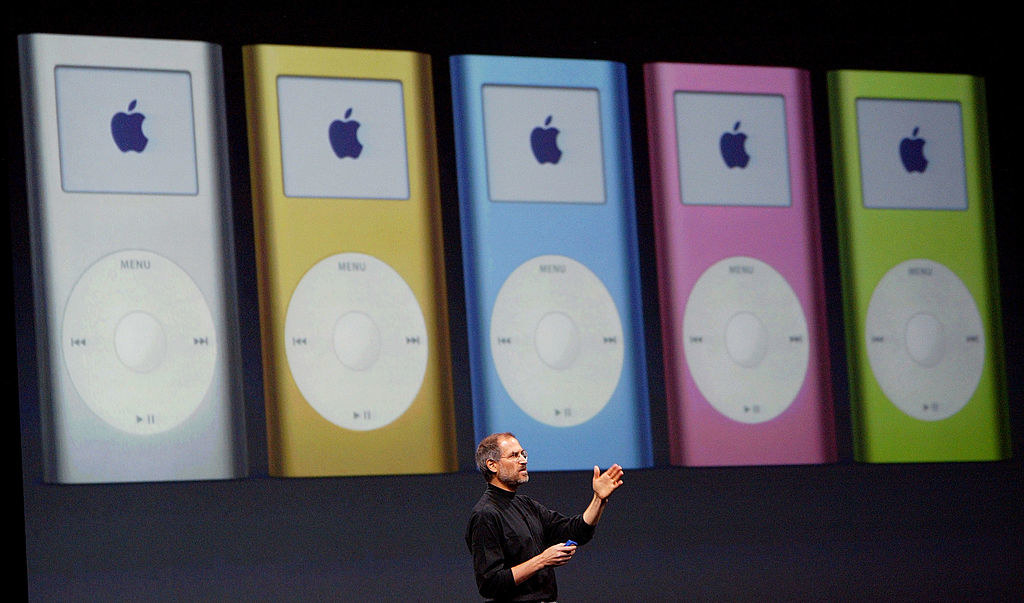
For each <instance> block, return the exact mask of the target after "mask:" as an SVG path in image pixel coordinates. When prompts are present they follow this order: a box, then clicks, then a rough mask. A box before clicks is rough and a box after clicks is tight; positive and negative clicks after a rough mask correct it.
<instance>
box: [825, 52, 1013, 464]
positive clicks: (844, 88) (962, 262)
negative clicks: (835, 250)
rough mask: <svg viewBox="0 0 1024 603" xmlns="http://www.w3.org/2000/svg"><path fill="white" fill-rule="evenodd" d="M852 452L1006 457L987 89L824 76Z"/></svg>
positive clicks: (936, 458) (868, 458)
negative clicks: (839, 257)
mask: <svg viewBox="0 0 1024 603" xmlns="http://www.w3.org/2000/svg"><path fill="white" fill-rule="evenodd" d="M828 89H829V105H830V113H831V119H832V150H833V154H834V164H835V189H836V204H837V212H836V214H837V219H838V226H839V250H840V256H841V272H842V280H843V304H844V308H845V318H846V342H847V358H848V361H849V369H850V370H849V374H850V404H851V414H852V418H853V428H854V438H853V441H854V456H855V458H856V460H858V461H863V462H870V463H890V462H941V461H984V460H998V459H1003V458H1007V457H1008V456H1009V455H1010V443H1009V442H1010V437H1009V421H1008V413H1007V405H1006V386H1005V376H1004V366H1003V344H1002V334H1001V318H1000V311H999V285H998V270H997V267H996V245H995V233H994V224H993V215H992V214H993V206H992V185H991V175H990V170H989V158H988V130H987V125H986V117H985V91H984V81H983V80H982V79H981V78H979V77H974V76H968V75H947V74H925V73H893V72H877V71H845V70H844V71H833V72H830V73H829V74H828Z"/></svg>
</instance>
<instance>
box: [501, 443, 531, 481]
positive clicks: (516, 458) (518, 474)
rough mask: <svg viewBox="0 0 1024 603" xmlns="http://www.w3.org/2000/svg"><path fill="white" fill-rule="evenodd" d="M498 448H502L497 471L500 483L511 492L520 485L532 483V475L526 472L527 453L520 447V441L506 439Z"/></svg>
mask: <svg viewBox="0 0 1024 603" xmlns="http://www.w3.org/2000/svg"><path fill="white" fill-rule="evenodd" d="M498 446H499V447H500V448H501V458H499V459H498V461H497V465H498V466H497V468H496V469H495V474H496V477H497V478H498V481H499V482H501V483H502V485H504V486H505V487H506V488H508V489H509V490H515V489H516V488H518V487H519V485H520V484H525V483H526V482H528V481H530V474H529V473H527V472H526V453H525V452H524V451H523V447H522V446H520V445H519V440H517V439H515V438H505V439H504V440H502V441H501V443H500V444H499V445H498ZM492 468H494V466H493V465H492Z"/></svg>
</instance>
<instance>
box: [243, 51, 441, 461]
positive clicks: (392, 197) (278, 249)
mask: <svg viewBox="0 0 1024 603" xmlns="http://www.w3.org/2000/svg"><path fill="white" fill-rule="evenodd" d="M243 60H244V70H245V93H246V106H247V115H248V126H249V157H250V171H251V174H252V197H253V212H254V232H255V237H256V261H257V271H258V274H257V276H258V286H259V298H260V325H261V331H262V337H263V373H264V389H265V396H266V405H267V443H268V456H269V468H270V474H271V475H274V476H306V477H315V476H336V475H381V474H385V475H393V474H408V473H438V472H444V471H454V470H455V469H456V468H457V462H456V458H455V429H454V416H453V408H452V384H451V365H450V352H449V335H448V314H447V303H446V293H445V291H446V290H445V282H444V252H443V244H442V238H443V237H442V231H441V213H440V192H439V188H438V178H437V169H438V168H437V149H436V134H435V125H434V101H433V91H432V83H431V71H430V57H429V56H427V55H424V54H420V53H415V52H401V51H390V50H356V49H339V48H310V47H298V46H274V45H255V46H246V47H244V48H243Z"/></svg>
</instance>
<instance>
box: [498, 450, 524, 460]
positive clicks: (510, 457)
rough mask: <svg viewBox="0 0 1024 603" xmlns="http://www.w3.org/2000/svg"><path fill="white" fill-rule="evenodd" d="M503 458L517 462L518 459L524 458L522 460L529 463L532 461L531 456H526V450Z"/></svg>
mask: <svg viewBox="0 0 1024 603" xmlns="http://www.w3.org/2000/svg"><path fill="white" fill-rule="evenodd" d="M501 458H503V459H509V460H516V459H519V458H522V459H523V460H524V461H527V462H529V460H530V455H528V454H526V451H525V450H520V451H519V452H517V453H515V454H510V455H508V456H503V457H501Z"/></svg>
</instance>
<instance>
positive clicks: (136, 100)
mask: <svg viewBox="0 0 1024 603" xmlns="http://www.w3.org/2000/svg"><path fill="white" fill-rule="evenodd" d="M54 73H55V78H56V93H57V127H58V132H59V138H60V162H61V183H62V186H63V188H64V190H65V191H67V192H69V193H149V194H153V193H158V194H171V195H195V194H196V193H197V192H198V186H199V184H198V180H197V175H196V144H195V134H194V130H195V129H194V125H193V116H192V82H191V75H190V74H189V73H188V72H187V71H154V70H145V69H107V68H98V67H67V66H60V67H57V68H56V70H55V71H54Z"/></svg>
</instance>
